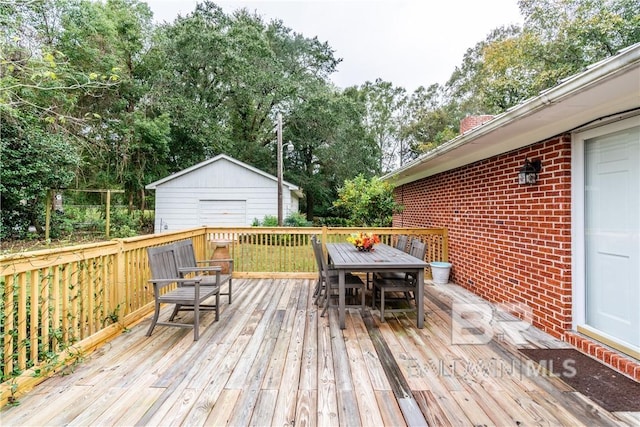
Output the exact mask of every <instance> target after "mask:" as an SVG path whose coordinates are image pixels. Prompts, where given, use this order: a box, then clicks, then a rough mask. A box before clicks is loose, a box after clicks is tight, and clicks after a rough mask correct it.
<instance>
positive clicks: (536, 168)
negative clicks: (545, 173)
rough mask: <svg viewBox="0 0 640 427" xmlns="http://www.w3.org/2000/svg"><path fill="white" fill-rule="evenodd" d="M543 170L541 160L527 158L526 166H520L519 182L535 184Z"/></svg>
mask: <svg viewBox="0 0 640 427" xmlns="http://www.w3.org/2000/svg"><path fill="white" fill-rule="evenodd" d="M541 170H542V162H541V161H540V160H533V161H531V162H530V161H529V159H525V161H524V166H522V167H521V168H520V172H519V173H518V183H519V184H535V183H536V182H538V174H539V173H540V171H541Z"/></svg>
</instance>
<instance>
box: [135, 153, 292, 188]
mask: <svg viewBox="0 0 640 427" xmlns="http://www.w3.org/2000/svg"><path fill="white" fill-rule="evenodd" d="M220 160H226V161H229V162H231V163H233V164H235V165H237V166H239V167H242V168H244V169H246V170H248V171H251V172H253V173H255V174H258V175H260V176H262V177H264V178H267V179H269V180H272V181H275V183H276V185H277V183H278V178H277V177H275V176H273V175H271V174H268V173H266V172H265V171H262V170H260V169H258V168H255V167H253V166H251V165H248V164H246V163H244V162H241V161H240V160H237V159H234V158H233V157H230V156H227V155H225V154H218V155H217V156H215V157H212V158H210V159H207V160H205V161H203V162H200V163H198V164H195V165H193V166H191V167H188V168H186V169H183V170H181V171H180V172H176V173H174V174H171V175H169V176H167V177H164V178H162V179H159V180H157V181H155V182H152V183H151V184H147V185H146V186H145V188H146V189H147V190H155V189H156V188H157V187H158V186H161V185H162V184H164V183H166V182H169V181H172V180H174V179H176V178H180V177H182V176H185V175H187V174H189V173H191V172H194V171H196V170H198V169H202V168H204V167H207V166H209V165H212V164H214V163H215V162H218V161H220ZM282 184H283V185H285V186H287V187H288V188H289V190H290V191H292V192H295V193H296V194H297V195H298V197H301V191H300V188H299V187H298V186H297V185H294V184H292V183H290V182H287V181H282Z"/></svg>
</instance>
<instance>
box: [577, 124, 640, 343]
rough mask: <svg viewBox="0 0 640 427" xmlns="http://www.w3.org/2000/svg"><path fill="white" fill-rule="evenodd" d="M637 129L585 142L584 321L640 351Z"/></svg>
mask: <svg viewBox="0 0 640 427" xmlns="http://www.w3.org/2000/svg"><path fill="white" fill-rule="evenodd" d="M639 136H640V128H637V127H636V128H630V129H627V130H624V131H620V132H616V133H613V134H609V135H604V136H601V137H597V138H592V139H589V140H586V141H585V181H586V182H585V184H586V187H585V255H586V257H585V273H586V323H587V325H589V326H591V327H593V328H595V329H596V330H599V331H601V332H604V333H605V334H607V335H608V336H610V337H613V338H614V339H617V340H621V341H623V342H626V343H628V344H631V345H632V346H635V347H640V238H639V236H640V138H639Z"/></svg>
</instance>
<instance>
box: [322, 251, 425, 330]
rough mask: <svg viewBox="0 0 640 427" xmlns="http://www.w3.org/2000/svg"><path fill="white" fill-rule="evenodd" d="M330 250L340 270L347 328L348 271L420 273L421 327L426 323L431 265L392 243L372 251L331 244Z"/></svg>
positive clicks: (340, 314)
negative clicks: (426, 281)
mask: <svg viewBox="0 0 640 427" xmlns="http://www.w3.org/2000/svg"><path fill="white" fill-rule="evenodd" d="M326 246H327V253H328V255H329V262H330V263H331V265H332V267H333V268H335V269H336V270H337V271H338V321H339V324H340V328H341V329H344V328H345V287H344V280H345V279H344V278H345V274H346V273H353V272H356V273H378V272H387V271H388V272H398V271H400V272H403V273H413V274H416V276H417V278H418V280H416V289H415V294H414V295H415V297H416V306H417V312H418V320H417V326H418V328H422V327H423V326H424V305H423V304H422V300H423V297H424V269H425V267H427V266H428V264H427V263H426V262H425V261H424V260H421V259H418V258H416V257H413V256H411V255H409V254H408V253H406V252H403V251H401V250H399V249H396V248H393V247H391V246H389V245H385V244H379V245H376V246H375V248H374V250H373V251H371V252H365V251H359V250H357V249H356V248H355V247H354V245H352V244H350V243H327V245H326Z"/></svg>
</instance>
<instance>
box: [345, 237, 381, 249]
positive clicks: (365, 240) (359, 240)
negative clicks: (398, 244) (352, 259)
mask: <svg viewBox="0 0 640 427" xmlns="http://www.w3.org/2000/svg"><path fill="white" fill-rule="evenodd" d="M347 242H349V243H352V244H353V245H354V246H355V247H356V249H357V250H359V251H363V252H369V251H372V250H373V246H374V245H376V244H378V243H380V237H378V235H377V234H373V233H355V234H352V235H351V236H349V237H347Z"/></svg>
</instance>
